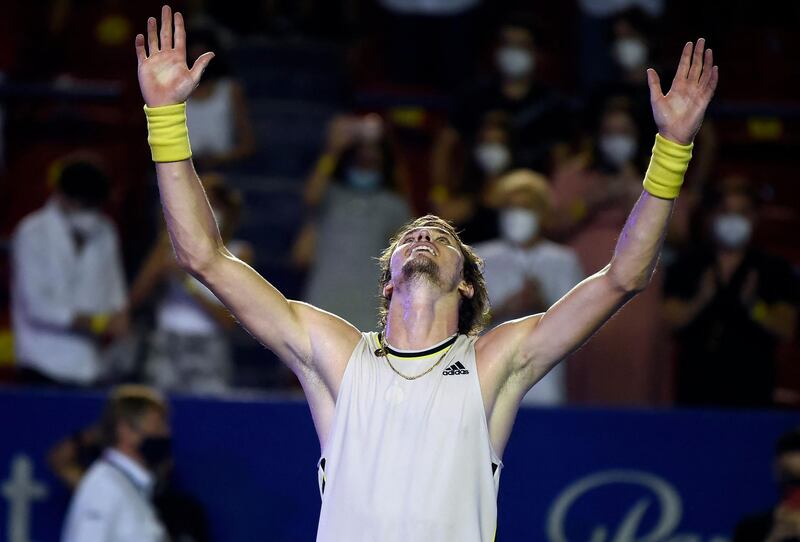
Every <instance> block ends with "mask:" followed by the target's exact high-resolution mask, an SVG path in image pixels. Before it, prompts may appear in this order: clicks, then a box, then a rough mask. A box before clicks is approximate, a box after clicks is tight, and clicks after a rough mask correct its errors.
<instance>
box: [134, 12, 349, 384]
mask: <svg viewBox="0 0 800 542" xmlns="http://www.w3.org/2000/svg"><path fill="white" fill-rule="evenodd" d="M173 21H174V29H173ZM159 42H160V43H159ZM136 55H137V58H138V65H139V67H138V73H139V86H140V88H141V91H142V96H143V97H144V100H145V103H146V112H147V115H148V127H149V131H150V137H149V139H148V141H149V143H150V146H151V149H152V150H153V158H154V160H155V161H156V172H157V174H158V187H159V191H160V194H161V203H162V206H163V209H164V216H165V218H166V223H167V229H168V231H169V236H170V239H171V241H172V246H173V248H174V250H175V254H176V256H177V259H178V263H179V264H180V265H181V267H182V268H184V269H185V270H187V271H188V272H190V273H191V274H192V275H194V276H196V277H197V278H198V279H200V280H201V281H202V282H203V283H204V284H205V285H206V286H208V287H209V288H210V289H211V290H212V291H213V292H214V294H216V296H217V297H218V298H219V299H220V300H221V301H222V302H223V303H224V304H225V305H226V306H227V307H228V309H229V310H230V311H231V312H232V313H233V314H234V316H236V318H237V319H238V320H239V321H240V322H241V323H242V325H243V326H244V327H245V328H246V329H247V330H248V331H249V332H250V333H251V334H252V335H253V336H254V337H256V339H258V340H259V341H261V343H262V344H264V345H265V346H266V347H267V348H269V349H270V350H272V351H274V352H275V353H276V354H277V355H278V356H279V357H280V358H281V359H282V360H283V361H284V362H286V363H287V365H289V366H290V368H292V370H294V372H295V373H296V374H297V375H298V376H299V377H300V380H301V382H302V383H303V384H304V387H305V385H306V384H307V383H308V381H309V380H313V381H315V382H318V381H319V380H320V378H317V376H319V377H321V379H322V380H323V381H324V382H325V383H326V384H327V388H328V390H327V391H329V392H331V393H334V392H335V388H336V387H337V386H338V378H339V376H340V374H341V372H342V371H343V367H340V366H341V365H343V362H341V357H342V356H341V355H338V353H339V352H342V353H343V355H344V357H345V359H344V361H345V362H346V357H347V356H349V354H350V351H351V350H352V348H353V347H354V345H355V343H356V342H357V341H358V338H359V334H358V332H357V331H356V330H355V328H353V327H352V326H351V325H349V324H348V323H346V322H345V321H344V320H342V319H340V318H337V317H335V316H333V315H330V314H328V313H325V312H323V311H320V310H317V309H314V308H313V307H310V306H309V305H306V304H304V303H298V302H293V301H288V300H287V299H286V298H285V297H284V296H283V295H282V294H281V293H280V292H279V291H278V290H277V289H276V288H274V287H273V286H272V285H271V284H270V283H269V282H267V281H266V280H264V279H263V278H262V277H261V276H260V275H259V274H258V273H257V272H256V271H254V270H253V269H252V268H251V267H250V266H248V265H247V264H246V263H244V262H242V261H241V260H239V259H237V258H236V257H234V256H233V255H232V254H231V253H230V252H229V251H228V250H227V249H226V248H225V246H224V245H223V242H222V238H221V237H220V233H219V230H218V228H217V225H216V222H215V221H214V216H213V214H212V211H211V206H210V205H209V203H208V199H207V198H206V194H205V192H204V190H203V187H202V185H201V184H200V180H199V179H198V177H197V174H196V173H195V170H194V166H193V165H192V160H191V151H190V150H189V148H188V136H187V135H186V133H185V130H186V129H185V118H184V117H183V116H182V115H184V113H183V112H182V111H183V110H182V106H181V105H180V104H183V103H184V102H185V101H186V99H187V98H188V97H189V95H190V94H191V93H192V91H193V90H194V89H195V87H196V86H197V84H198V83H199V81H200V77H201V75H202V72H203V70H204V69H205V68H206V66H207V65H208V63H209V62H210V61H211V59H212V58H213V53H210V52H209V53H205V54H203V55H201V56H200V57H199V58H198V59H197V60H196V61H195V63H194V65H193V66H192V68H191V69H189V67H188V66H187V64H186V32H185V30H184V22H183V17H182V16H181V14H180V13H176V14H175V16H174V18H173V15H172V11H171V10H170V8H169V7H168V6H164V7H163V8H162V12H161V31H160V34H159V32H158V28H157V23H156V20H155V19H154V18H152V17H151V18H150V19H148V21H147V48H145V37H144V36H143V35H141V34H139V35H138V36H136ZM176 119H177V121H176ZM332 352H333V354H332ZM323 353H325V356H323V355H322V354H323ZM331 388H333V389H331ZM309 391H310V390H309V389H308V388H306V392H307V393H308V392H309ZM309 399H310V400H311V399H312V398H309Z"/></svg>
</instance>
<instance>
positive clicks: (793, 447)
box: [733, 428, 800, 542]
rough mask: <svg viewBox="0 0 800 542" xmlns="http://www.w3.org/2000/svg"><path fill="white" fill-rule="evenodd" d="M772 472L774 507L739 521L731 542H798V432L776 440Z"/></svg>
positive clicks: (799, 431) (799, 525) (794, 431)
mask: <svg viewBox="0 0 800 542" xmlns="http://www.w3.org/2000/svg"><path fill="white" fill-rule="evenodd" d="M775 471H776V473H777V478H778V484H779V488H780V500H779V502H778V504H777V506H775V508H773V509H771V510H768V511H766V512H764V513H761V514H756V515H753V516H748V517H746V518H744V519H742V520H741V521H740V522H739V523H738V524H737V525H736V530H735V532H734V536H733V542H800V428H799V429H795V430H793V431H789V432H788V433H785V434H784V435H783V436H781V438H780V439H778V443H777V446H776V448H775Z"/></svg>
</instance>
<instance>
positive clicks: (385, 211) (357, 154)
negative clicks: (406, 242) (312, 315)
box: [293, 115, 410, 330]
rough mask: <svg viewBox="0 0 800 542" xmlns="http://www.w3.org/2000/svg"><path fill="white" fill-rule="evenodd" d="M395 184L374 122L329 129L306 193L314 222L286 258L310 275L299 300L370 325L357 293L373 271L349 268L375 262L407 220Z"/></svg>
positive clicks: (366, 305) (348, 121)
mask: <svg viewBox="0 0 800 542" xmlns="http://www.w3.org/2000/svg"><path fill="white" fill-rule="evenodd" d="M398 177H401V175H400V172H399V171H398V170H397V167H396V164H395V160H394V152H393V151H392V148H391V145H390V143H389V140H388V137H387V134H386V133H385V127H384V125H383V122H382V121H381V119H380V117H378V116H377V115H369V116H367V117H354V116H343V117H339V118H336V119H334V120H333V122H332V123H331V125H330V129H329V133H328V143H327V146H326V148H325V151H324V152H323V154H322V155H321V156H320V159H319V160H318V162H317V165H316V167H315V168H314V171H313V172H312V173H311V176H310V177H309V179H308V181H307V183H306V187H305V200H306V204H307V205H308V206H309V208H310V209H311V210H312V211H313V212H314V218H313V219H312V220H310V221H309V222H308V223H307V224H306V226H305V227H304V228H303V231H302V232H301V234H300V236H299V238H298V240H297V242H296V243H295V247H294V251H293V260H294V262H295V264H296V265H298V266H300V267H309V268H310V275H309V279H308V284H307V287H306V293H305V300H306V301H308V302H309V303H312V304H313V305H315V306H317V307H320V308H323V309H325V310H328V311H331V312H333V313H336V314H339V315H341V316H342V317H343V318H345V319H347V320H348V321H349V322H351V323H352V324H353V325H354V326H356V327H358V328H359V329H362V330H371V329H373V328H374V327H375V325H376V323H377V313H376V310H375V298H374V297H371V296H369V295H364V288H369V289H371V288H372V286H371V285H372V284H377V280H378V275H379V273H378V266H377V264H376V265H374V266H369V265H365V266H362V267H360V268H358V269H354V268H353V266H352V265H351V264H352V262H361V261H369V259H370V258H377V257H378V256H379V255H380V253H381V251H382V250H383V248H384V245H385V243H386V239H387V238H388V237H390V236H391V235H393V234H394V232H395V231H397V229H398V228H399V227H400V226H402V225H403V224H404V223H405V222H406V221H407V220H408V219H409V218H410V211H409V209H408V205H407V204H406V201H405V199H404V198H403V197H402V196H400V195H399V194H398V192H397V189H398V186H399V185H401V182H400V181H399V180H398ZM375 295H376V296H377V292H376V294H375Z"/></svg>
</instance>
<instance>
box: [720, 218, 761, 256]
mask: <svg viewBox="0 0 800 542" xmlns="http://www.w3.org/2000/svg"><path fill="white" fill-rule="evenodd" d="M752 233H753V225H752V224H751V223H750V220H748V219H747V217H745V216H743V215H740V214H739V213H725V214H722V215H719V216H717V217H716V218H715V219H714V237H715V238H716V239H717V241H718V242H719V243H720V244H721V245H722V246H724V247H726V248H731V249H737V248H741V247H743V246H744V245H746V244H747V242H748V241H750V236H751V235H752Z"/></svg>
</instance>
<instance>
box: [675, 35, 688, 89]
mask: <svg viewBox="0 0 800 542" xmlns="http://www.w3.org/2000/svg"><path fill="white" fill-rule="evenodd" d="M691 63H692V42H691V41H687V42H686V45H684V46H683V53H681V60H680V62H678V70H677V71H676V72H675V80H676V81H677V80H678V79H686V78H687V77H688V76H689V67H690V65H691Z"/></svg>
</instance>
